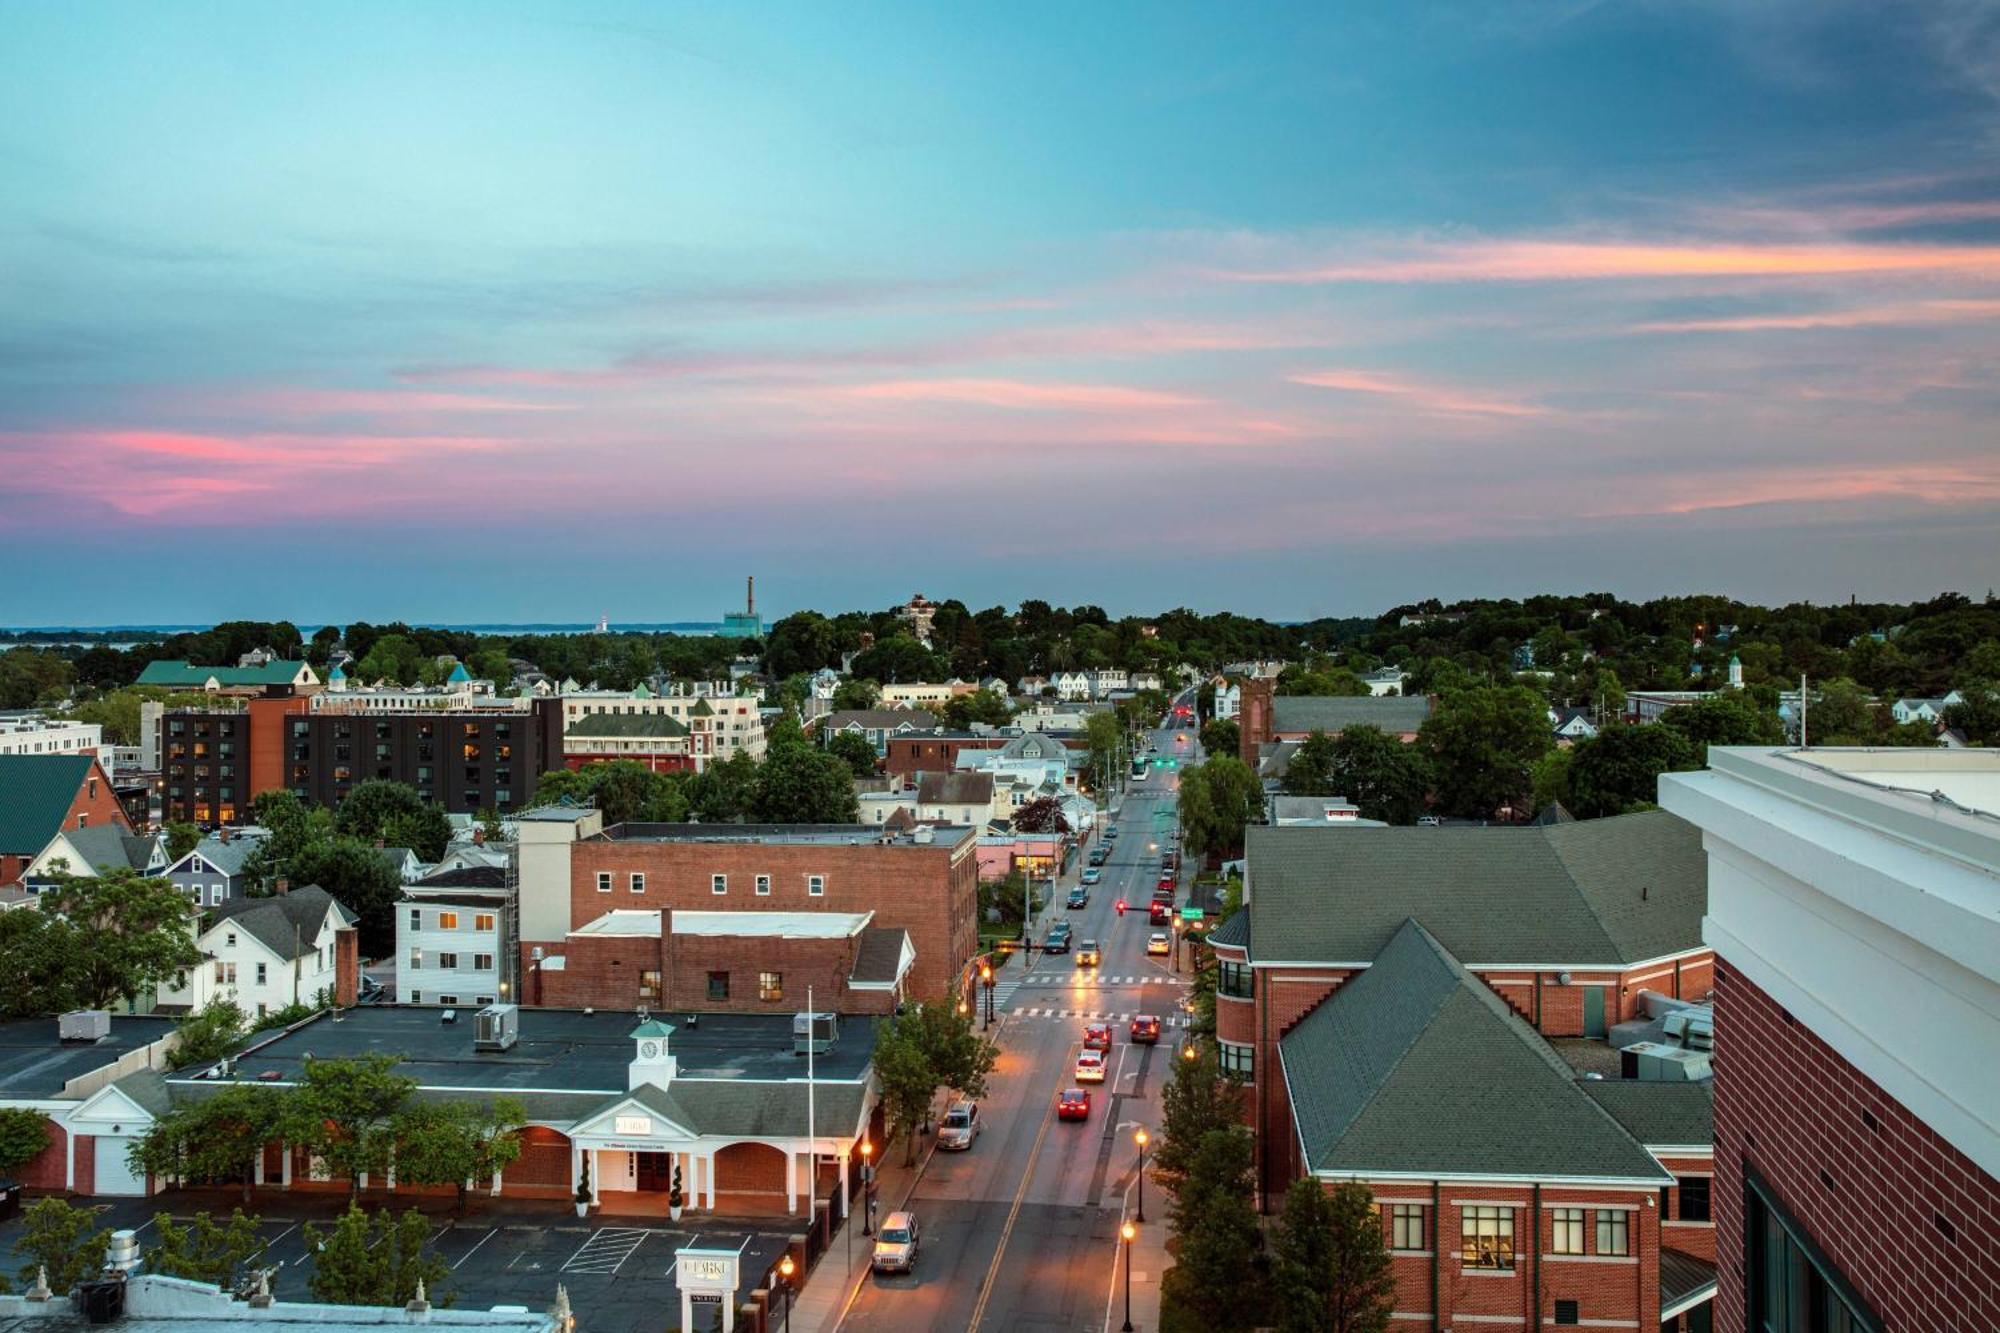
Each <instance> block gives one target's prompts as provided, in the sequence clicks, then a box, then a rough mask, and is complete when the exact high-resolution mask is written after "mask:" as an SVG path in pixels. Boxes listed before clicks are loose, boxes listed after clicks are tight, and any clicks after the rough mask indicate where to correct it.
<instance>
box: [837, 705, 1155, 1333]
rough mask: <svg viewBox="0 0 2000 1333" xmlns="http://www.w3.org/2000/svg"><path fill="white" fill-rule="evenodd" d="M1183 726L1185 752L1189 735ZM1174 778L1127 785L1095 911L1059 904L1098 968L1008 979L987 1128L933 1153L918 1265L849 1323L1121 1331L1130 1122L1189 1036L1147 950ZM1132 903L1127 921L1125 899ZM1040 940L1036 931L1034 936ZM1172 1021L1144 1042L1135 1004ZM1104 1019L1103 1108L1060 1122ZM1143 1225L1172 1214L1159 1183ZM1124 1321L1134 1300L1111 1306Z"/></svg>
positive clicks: (923, 1197)
mask: <svg viewBox="0 0 2000 1333" xmlns="http://www.w3.org/2000/svg"><path fill="white" fill-rule="evenodd" d="M1181 734H1185V735H1186V737H1187V743H1186V744H1178V743H1177V742H1176V739H1175V738H1176V736H1177V735H1181ZM1193 742H1194V734H1193V729H1192V728H1191V727H1190V728H1188V729H1186V730H1185V732H1179V733H1177V732H1175V731H1163V732H1157V733H1155V745H1156V746H1157V747H1158V749H1159V751H1160V753H1162V754H1165V755H1169V756H1172V757H1175V758H1177V759H1179V760H1180V762H1182V763H1186V762H1189V761H1190V760H1192V759H1193V758H1194V750H1195V746H1194V743H1193ZM1178 785H1179V783H1178V770H1175V769H1149V770H1148V773H1147V776H1146V777H1145V778H1144V779H1143V780H1141V781H1138V782H1134V783H1133V784H1132V785H1131V787H1130V788H1129V789H1128V792H1127V794H1126V797H1125V801H1124V805H1123V807H1122V809H1121V810H1120V811H1119V815H1118V818H1117V820H1116V821H1115V822H1116V826H1117V828H1118V838H1117V841H1116V842H1114V843H1113V844H1112V854H1111V858H1110V860H1109V862H1108V863H1107V864H1106V865H1105V866H1104V868H1103V869H1104V876H1103V882H1102V883H1100V884H1098V885H1095V886H1093V887H1092V888H1091V891H1090V902H1089V905H1088V906H1087V907H1085V908H1083V909H1073V910H1067V911H1066V910H1064V909H1063V908H1062V906H1061V905H1060V898H1059V899H1058V902H1057V904H1056V905H1055V906H1053V907H1052V909H1051V910H1050V911H1049V913H1048V914H1047V918H1048V919H1053V918H1055V917H1059V916H1060V917H1066V918H1068V919H1069V921H1070V923H1071V925H1072V926H1073V928H1074V931H1075V936H1074V938H1075V939H1076V940H1077V941H1079V942H1080V941H1082V940H1086V939H1095V940H1097V941H1099V942H1100V944H1101V945H1102V947H1103V953H1104V961H1103V964H1102V966H1101V967H1098V968H1095V969H1092V968H1080V967H1078V966H1077V965H1076V961H1075V957H1074V955H1073V954H1072V955H1068V956H1065V955H1061V954H1057V955H1053V956H1050V957H1042V956H1041V955H1040V954H1035V955H1032V962H1031V965H1030V966H1029V967H1028V969H1027V970H1026V972H1025V973H1020V972H1016V971H1015V968H1016V967H1018V966H1019V960H1018V959H1017V960H1016V961H1015V962H1013V963H1010V964H1009V965H1008V967H1007V968H1006V969H1004V970H1003V971H1002V974H1001V982H1000V986H999V989H998V991H997V992H996V998H997V999H998V1000H999V1002H1000V1003H999V1007H1000V1008H1001V1009H1002V1010H1003V1011H1004V1012H1005V1014H1006V1018H1005V1021H1004V1024H1003V1027H1002V1031H1001V1035H1000V1048H1001V1054H1000V1063H999V1066H998V1067H997V1069H996V1070H995V1071H994V1075H993V1077H992V1079H991V1080H990V1084H989V1092H990V1095H989V1097H988V1098H987V1100H986V1101H985V1102H984V1103H982V1104H981V1108H980V1111H981V1115H982V1117H983V1119H984V1120H985V1124H986V1127H985V1129H984V1131H983V1132H982V1133H981V1135H980V1137H979V1139H978V1141H977V1142H976V1143H975V1144H974V1146H973V1148H972V1149H971V1151H969V1152H964V1153H937V1154H935V1155H934V1156H932V1157H931V1158H930V1160H929V1163H928V1165H927V1166H926V1167H925V1169H924V1171H923V1174H922V1175H921V1177H920V1178H919V1179H918V1181H917V1185H916V1188H915V1191H914V1192H913V1194H912V1195H911V1200H910V1206H911V1208H913V1209H914V1210H915V1212H916V1214H917V1217H918V1221H919V1223H920V1225H921V1226H922V1229H923V1250H922V1255H921V1258H920V1260H919V1262H918V1264H917V1271H916V1272H915V1273H914V1274H912V1275H910V1276H907V1277H903V1276H898V1277H886V1276H885V1277H873V1278H864V1279H863V1280H862V1282H861V1285H860V1287H859V1288H858V1291H857V1294H856V1296H855V1298H854V1301H853V1303H852V1305H851V1306H850V1307H849V1309H848V1311H847V1315H846V1317H845V1319H844V1321H843V1322H842V1323H841V1325H840V1327H841V1328H843V1329H849V1330H855V1333H862V1331H864V1330H897V1333H903V1331H904V1330H911V1331H913V1333H914V1331H915V1330H926V1329H929V1330H940V1331H941V1330H954V1331H955V1333H964V1331H965V1330H971V1329H987V1330H1002V1329H1007V1330H1016V1329H1020V1330H1038V1329H1047V1330H1058V1329H1059V1330H1063V1333H1076V1330H1078V1329H1093V1328H1109V1327H1112V1326H1113V1325H1112V1319H1113V1317H1114V1311H1113V1308H1112V1296H1113V1286H1114V1278H1115V1273H1114V1265H1115V1264H1116V1262H1117V1249H1118V1242H1117V1233H1118V1225H1119V1222H1120V1221H1121V1219H1122V1218H1123V1216H1124V1214H1125V1212H1126V1210H1127V1209H1128V1208H1129V1207H1130V1206H1131V1205H1132V1203H1133V1201H1134V1200H1133V1197H1132V1196H1133V1193H1134V1189H1135V1182H1136V1179H1137V1169H1136V1168H1137V1150H1136V1148H1135V1146H1134V1143H1133V1138H1132V1134H1133V1129H1134V1127H1135V1126H1137V1125H1139V1124H1144V1125H1145V1126H1147V1128H1148V1129H1149V1130H1150V1131H1151V1132H1152V1133H1153V1134H1155V1135H1157V1134H1158V1132H1159V1127H1160V1088H1161V1085H1162V1084H1163V1082H1164V1081H1165V1080H1166V1078H1167V1076H1168V1072H1169V1068H1170V1066H1171V1063H1172V1061H1173V1058H1174V1052H1175V1051H1176V1050H1177V1049H1178V1046H1177V1042H1178V1039H1179V1038H1180V1036H1181V1035H1182V1034H1183V1033H1184V1032H1185V1028H1184V1026H1182V1024H1183V1023H1184V1021H1185V1015H1184V1014H1183V1013H1182V1010H1181V1001H1182V999H1183V998H1184V996H1185V995H1186V993H1187V987H1186V981H1185V979H1184V975H1182V976H1176V975H1175V974H1174V973H1173V972H1172V971H1170V969H1169V966H1168V960H1167V959H1164V958H1149V957H1148V956H1147V954H1146V938H1147V936H1148V935H1149V934H1150V933H1151V930H1152V928H1151V927H1150V926H1149V925H1148V924H1147V919H1146V904H1147V903H1148V902H1149V901H1150V900H1151V898H1152V892H1153V886H1154V884H1155V882H1156V881H1157V879H1158V874H1159V866H1160V854H1161V852H1162V851H1163V850H1164V849H1165V848H1166V847H1167V846H1168V842H1167V834H1168V833H1169V832H1170V831H1171V829H1172V828H1173V823H1174V799H1175V792H1176V790H1177V788H1178ZM1121 896H1122V897H1124V898H1125V899H1126V900H1127V902H1128V903H1131V904H1132V905H1133V906H1132V910H1130V911H1128V912H1126V913H1125V915H1124V916H1123V917H1122V918H1121V917H1120V916H1119V915H1118V912H1117V910H1116V908H1115V903H1116V901H1117V899H1118V898H1119V897H1121ZM1040 937H1041V936H1040V935H1039V934H1038V935H1037V939H1039V938H1040ZM1141 1013H1146V1014H1154V1015H1157V1016H1158V1017H1159V1018H1160V1020H1161V1023H1162V1030H1161V1034H1160V1042H1159V1044H1158V1045H1156V1046H1149V1045H1133V1044H1132V1043H1131V1042H1130V1041H1129V1040H1128V1036H1129V1030H1128V1025H1129V1023H1130V1020H1131V1017H1132V1016H1133V1015H1134V1014H1141ZM1093 1016H1096V1017H1101V1018H1105V1019H1107V1020H1108V1021H1109V1022H1111V1023H1112V1024H1113V1038H1114V1044H1113V1047H1112V1049H1111V1052H1110V1056H1109V1065H1110V1073H1109V1076H1108V1078H1107V1079H1106V1081H1105V1083H1104V1084H1103V1085H1102V1086H1100V1087H1096V1088H1094V1089H1093V1090H1092V1106H1091V1112H1090V1118H1089V1119H1088V1120H1087V1121H1083V1122H1081V1123H1079V1122H1076V1121H1058V1120H1056V1118H1055V1114H1054V1107H1055V1099H1056V1094H1057V1093H1058V1092H1059V1091H1060V1090H1062V1089H1064V1088H1069V1087H1072V1086H1075V1084H1074V1080H1073V1079H1072V1077H1071V1074H1072V1071H1073V1069H1074V1066H1075V1062H1076V1057H1077V1054H1078V1052H1079V1051H1080V1050H1081V1049H1082V1039H1083V1029H1084V1025H1085V1023H1086V1022H1087V1021H1089V1020H1090V1018H1092V1017H1093ZM1146 1208H1147V1214H1146V1215H1147V1218H1148V1220H1149V1221H1150V1222H1152V1223H1154V1224H1155V1225H1157V1224H1158V1223H1159V1222H1160V1221H1161V1220H1162V1219H1164V1217H1165V1212H1166V1210H1165V1200H1164V1199H1163V1198H1156V1197H1154V1196H1153V1195H1152V1194H1151V1193H1150V1192H1149V1195H1148V1198H1147V1199H1146ZM1116 1317H1118V1318H1122V1310H1120V1311H1118V1312H1116Z"/></svg>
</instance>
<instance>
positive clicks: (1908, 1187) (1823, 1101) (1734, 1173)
mask: <svg viewBox="0 0 2000 1333" xmlns="http://www.w3.org/2000/svg"><path fill="white" fill-rule="evenodd" d="M1715 1045H1716V1050H1717V1052H1718V1056H1719V1058H1718V1059H1717V1061H1716V1080H1715V1137H1716V1142H1715V1187H1714V1193H1715V1209H1716V1236H1715V1244H1716V1250H1717V1253H1718V1254H1719V1255H1720V1257H1721V1263H1720V1266H1719V1277H1718V1283H1717V1285H1718V1291H1717V1297H1716V1315H1717V1318H1716V1327H1717V1328H1718V1329H1724V1330H1734V1329H1741V1328H1743V1327H1744V1326H1745V1321H1746V1319H1747V1311H1746V1309H1745V1293H1744V1284H1745V1281H1746V1275H1747V1272H1748V1269H1747V1264H1746V1255H1745V1250H1744V1238H1743V1223H1744V1183H1743V1180H1744V1167H1745V1165H1746V1164H1747V1165H1748V1166H1751V1167H1753V1168H1755V1170H1756V1171H1757V1173H1758V1174H1759V1175H1760V1176H1761V1177H1762V1178H1763V1180H1764V1182H1765V1185H1766V1187H1767V1188H1768V1189H1769V1190H1770V1191H1771V1192H1772V1193H1774V1194H1775V1195H1776V1196H1777V1198H1778V1200H1779V1202H1780V1205H1781V1206H1782V1207H1783V1209H1784V1210H1785V1211H1786V1212H1787V1213H1789V1214H1790V1215H1791V1217H1792V1218H1793V1219H1795V1220H1796V1222H1797V1224H1798V1225H1799V1226H1800V1227H1802V1228H1803V1229H1804V1230H1805V1231H1806V1233H1807V1235H1808V1236H1809V1237H1810V1239H1811V1241H1812V1243H1813V1244H1815V1245H1816V1246H1818V1247H1819V1249H1820V1250H1821V1251H1822V1252H1824V1253H1825V1254H1826V1255H1827V1256H1828V1258H1829V1259H1830V1260H1831V1261H1832V1262H1833V1263H1834V1264H1835V1265H1837V1266H1838V1267H1839V1269H1840V1270H1841V1273H1842V1275H1843V1276H1844V1277H1845V1279H1846V1281H1847V1282H1848V1283H1849V1285H1851V1286H1852V1287H1853V1288H1854V1289H1855V1291H1856V1292H1857V1293H1859V1295H1860V1296H1861V1297H1862V1299H1863V1300H1865V1301H1867V1302H1868V1303H1869V1305H1870V1306H1872V1307H1873V1309H1874V1312H1875V1314H1876V1315H1878V1316H1879V1317H1880V1318H1881V1319H1882V1320H1883V1322H1884V1324H1885V1325H1886V1326H1887V1327H1888V1328H1891V1329H1972V1328H2000V1283H1996V1281H1995V1279H1994V1274H1996V1273H2000V1182H1996V1181H1995V1180H1994V1178H1993V1177H1992V1176H1989V1175H1987V1174H1986V1173H1985V1172H1983V1171H1981V1170H1980V1169H1979V1167H1978V1166H1976V1165H1975V1164H1974V1163H1973V1162H1972V1161H1971V1159H1969V1158H1967V1157H1966V1156H1965V1155H1964V1154H1963V1153H1961V1152H1959V1151H1958V1150H1957V1149H1956V1148H1954V1147H1952V1146H1951V1145H1950V1144H1949V1143H1947V1142H1945V1140H1944V1139H1943V1138H1942V1137H1940V1136H1939V1135H1938V1134H1937V1132H1936V1131H1935V1130H1933V1129H1931V1127H1930V1126H1929V1125H1927V1124H1925V1123H1924V1122H1923V1121H1921V1120H1919V1119H1918V1118H1917V1116H1916V1115H1915V1114H1914V1113H1913V1112H1911V1111H1910V1110H1909V1109H1908V1108H1907V1107H1904V1106H1903V1105H1902V1104H1901V1103H1899V1102H1897V1101H1896V1100H1895V1099H1894V1098H1892V1097H1890V1096H1889V1095H1888V1094H1887V1093H1885V1092H1884V1091H1883V1090H1882V1089H1881V1088H1880V1087H1879V1086H1877V1085H1876V1084H1875V1083H1874V1082H1873V1080H1871V1079H1869V1078H1868V1077H1866V1076H1865V1075H1863V1074H1862V1073H1861V1072H1860V1071H1859V1070H1857V1069H1855V1068H1854V1066H1853V1065H1851V1064H1849V1063H1848V1062H1847V1061H1846V1060H1844V1059H1842V1058H1841V1056H1840V1055H1839V1053H1838V1052H1836V1051H1835V1050H1834V1049H1833V1048H1832V1047H1831V1046H1829V1045H1827V1044H1826V1042H1825V1041H1823V1040H1822V1039H1821V1038H1820V1037H1819V1036H1818V1035H1817V1034H1815V1033H1813V1032H1812V1031H1810V1030H1809V1029H1807V1028H1806V1027H1805V1026H1804V1025H1803V1024H1801V1023H1799V1022H1798V1021H1797V1020H1795V1019H1794V1018H1793V1017H1792V1016H1791V1015H1790V1014H1789V1013H1787V1012H1786V1011H1785V1010H1784V1009H1783V1008H1782V1007H1780V1006H1779V1005H1778V1004H1777V1002H1776V1001H1774V1000H1772V999H1771V997H1770V996H1768V995H1766V994H1764V992H1763V991H1761V990H1759V989H1758V988H1757V987H1756V986H1755V985H1754V984H1752V983H1751V982H1750V981H1749V980H1748V979H1746V978H1745V977H1744V976H1743V974H1742V973H1740V972H1738V971H1736V970H1735V969H1733V968H1731V967H1730V966H1729V963H1728V960H1727V959H1722V960H1719V961H1718V963H1717V966H1716V1006H1715ZM1864 1117H1865V1118H1864ZM1871 1121H1872V1124H1871V1123H1870V1122H1871ZM1940 1219H1942V1220H1943V1222H1944V1224H1945V1226H1948V1227H1949V1228H1950V1230H1949V1233H1947V1231H1946V1229H1945V1226H1940V1225H1939V1222H1940Z"/></svg>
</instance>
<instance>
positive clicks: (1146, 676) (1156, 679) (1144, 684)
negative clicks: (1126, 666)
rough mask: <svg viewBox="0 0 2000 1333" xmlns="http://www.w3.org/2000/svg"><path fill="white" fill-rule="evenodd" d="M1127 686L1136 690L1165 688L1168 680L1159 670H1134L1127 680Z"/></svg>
mask: <svg viewBox="0 0 2000 1333" xmlns="http://www.w3.org/2000/svg"><path fill="white" fill-rule="evenodd" d="M1125 683H1126V686H1127V688H1129V689H1131V690H1134V691H1144V690H1164V689H1165V688H1167V682H1166V680H1165V678H1164V677H1162V676H1161V675H1160V673H1159V672H1157V671H1134V672H1133V673H1132V674H1131V676H1130V677H1129V678H1128V679H1127V680H1126V682H1125Z"/></svg>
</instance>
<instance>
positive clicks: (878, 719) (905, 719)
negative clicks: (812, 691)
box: [823, 708, 938, 731]
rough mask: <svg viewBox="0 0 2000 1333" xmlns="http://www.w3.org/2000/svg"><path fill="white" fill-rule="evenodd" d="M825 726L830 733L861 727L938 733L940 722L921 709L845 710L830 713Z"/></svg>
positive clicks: (871, 729)
mask: <svg viewBox="0 0 2000 1333" xmlns="http://www.w3.org/2000/svg"><path fill="white" fill-rule="evenodd" d="M823 725H824V726H825V727H826V728H827V729H828V730H829V731H840V730H843V729H845V728H847V727H859V728H861V729H862V730H864V731H894V730H896V729H897V728H899V727H908V728H909V729H910V730H912V731H936V730H937V729H938V720H937V718H936V717H935V716H933V715H932V714H930V713H927V712H925V711H924V710H923V709H921V708H843V709H840V710H839V711H837V712H832V713H828V714H827V715H826V718H825V720H824V722H823Z"/></svg>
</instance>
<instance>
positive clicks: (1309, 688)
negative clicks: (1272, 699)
mask: <svg viewBox="0 0 2000 1333" xmlns="http://www.w3.org/2000/svg"><path fill="white" fill-rule="evenodd" d="M1277 693H1279V694H1288V695H1297V694H1314V695H1344V696H1346V697H1349V698H1356V699H1358V698H1360V697H1361V696H1362V695H1364V694H1368V693H1370V691H1369V689H1368V683H1367V682H1366V681H1364V680H1362V679H1361V677H1359V676H1357V675H1355V674H1354V673H1353V672H1352V671H1349V670H1348V669H1347V668H1346V667H1337V666H1328V667H1325V668H1323V669H1321V670H1310V669H1308V668H1305V667H1299V666H1288V667H1286V668H1285V669H1284V670H1283V671H1282V672H1280V673H1279V674H1278V686H1277Z"/></svg>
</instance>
